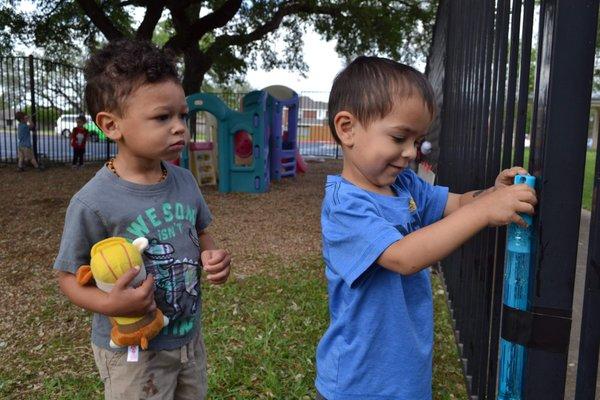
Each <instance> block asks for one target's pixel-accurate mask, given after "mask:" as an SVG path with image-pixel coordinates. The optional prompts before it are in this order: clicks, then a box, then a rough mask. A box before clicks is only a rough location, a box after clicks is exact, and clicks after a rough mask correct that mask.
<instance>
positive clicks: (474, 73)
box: [427, 0, 600, 400]
mask: <svg viewBox="0 0 600 400" xmlns="http://www.w3.org/2000/svg"><path fill="white" fill-rule="evenodd" d="M539 3H540V5H539V8H538V9H536V7H537V6H536V4H535V3H534V0H512V1H511V0H495V1H494V0H481V1H477V2H473V1H466V0H458V1H452V2H450V1H444V0H442V1H440V5H439V10H438V18H437V24H436V31H435V34H434V43H433V45H432V49H431V54H430V57H429V60H428V68H427V72H428V76H429V77H430V80H431V81H432V82H433V84H434V86H435V91H436V96H437V98H438V105H439V106H440V113H439V114H438V116H437V119H436V121H435V123H434V130H433V132H432V136H433V137H434V139H435V138H439V148H440V153H439V160H437V159H436V160H435V161H436V162H435V163H434V164H436V167H437V169H438V179H439V183H440V184H443V185H447V186H450V188H451V190H452V191H453V192H456V193H463V192H466V191H468V190H472V189H477V188H485V187H490V186H493V184H494V178H495V176H496V175H497V174H498V172H499V171H500V170H501V169H503V168H507V167H509V166H511V165H522V164H523V161H525V160H524V155H525V151H524V141H525V135H526V133H527V132H528V133H530V134H531V150H530V157H529V160H528V161H529V171H530V173H531V174H532V175H535V176H536V178H537V186H536V190H537V193H538V200H539V204H538V206H537V208H536V215H535V217H534V221H533V228H534V232H535V233H534V246H533V247H534V248H533V249H532V259H533V260H532V265H531V271H532V272H531V278H530V279H531V288H532V291H531V293H532V295H531V298H530V310H529V312H527V313H524V314H523V316H524V319H525V320H526V321H525V323H524V324H523V325H522V326H520V328H519V329H520V330H519V333H521V334H523V338H522V339H521V340H522V341H523V342H522V343H520V344H523V345H524V346H526V349H527V350H526V351H527V356H526V360H527V361H526V364H525V366H524V378H525V380H524V381H525V387H524V391H523V398H524V399H562V398H563V396H564V394H565V376H566V371H567V352H568V347H569V339H570V337H569V336H570V327H571V317H572V302H573V290H574V275H575V271H576V254H577V245H578V235H579V222H580V215H581V198H582V188H583V174H584V167H585V154H586V141H587V135H588V118H589V110H590V97H591V80H592V79H591V78H592V73H593V63H594V51H595V41H596V26H597V17H598V1H597V0H585V1H584V0H582V1H578V2H576V3H570V2H560V1H557V0H542V1H541V2H539ZM536 11H537V13H538V15H539V27H538V28H537V41H538V42H537V59H536V57H534V56H535V53H533V52H532V41H533V39H534V38H535V33H534V30H535V28H536V27H535V26H534V14H535V12H536ZM573 27H577V29H576V30H574V29H573ZM532 58H534V65H535V74H534V75H535V88H534V90H532V91H531V93H530V90H529V87H530V79H529V77H530V67H532V63H531V60H532ZM535 59H536V60H535ZM530 96H533V98H534V105H533V112H532V114H531V115H529V116H528V115H527V101H528V98H529V97H530ZM528 118H529V119H530V120H531V124H530V125H529V126H528V124H527V121H528ZM437 161H439V162H437ZM599 168H600V167H599V166H597V167H596V171H597V172H598V171H599ZM596 176H597V177H598V176H600V175H596ZM595 182H596V185H598V179H597V178H596V181H595ZM596 189H597V186H596ZM595 191H596V190H595ZM599 201H600V200H599V199H598V196H595V199H594V202H593V203H594V207H593V211H592V227H591V232H592V235H591V240H590V242H589V259H588V274H587V287H586V297H585V305H584V317H583V321H584V322H583V324H584V325H583V326H582V329H581V332H582V333H581V334H582V337H581V349H580V358H579V360H580V361H579V363H580V365H579V368H578V372H579V377H578V381H577V396H576V399H578V400H580V399H593V398H594V392H595V387H596V373H597V362H598V349H599V344H600V323H598V320H599V319H598V317H597V315H596V314H595V310H598V309H600V279H599V278H598V273H597V271H596V266H597V265H600V264H599V262H600V260H598V247H599V244H598V243H595V242H597V238H598V229H600V228H598V226H599V225H598V217H597V211H598V210H599V209H598V206H600V204H599V203H598V202H599ZM505 237H506V232H505V229H487V230H485V231H483V232H481V233H480V234H479V235H477V236H476V237H475V238H474V239H473V240H471V241H470V242H468V243H467V244H465V245H464V246H462V247H461V248H460V249H459V250H458V251H456V252H455V253H453V254H452V255H451V256H450V257H448V258H446V259H445V260H443V261H442V262H441V269H442V271H443V276H444V280H445V283H446V285H447V288H448V292H449V300H450V304H451V309H452V313H453V319H454V321H455V328H456V332H457V340H458V342H459V349H460V352H461V357H462V359H463V363H464V366H465V375H466V377H467V383H468V389H469V392H470V394H471V396H473V397H475V398H480V399H494V398H496V385H497V382H496V379H497V378H496V377H497V374H498V343H499V338H500V336H501V332H502V330H501V326H502V325H503V324H504V323H505V322H506V321H503V320H502V318H504V317H506V315H504V316H503V313H502V309H503V308H502V287H503V286H502V285H503V265H504V249H505ZM596 312H597V311H596Z"/></svg>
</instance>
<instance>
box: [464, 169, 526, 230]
mask: <svg viewBox="0 0 600 400" xmlns="http://www.w3.org/2000/svg"><path fill="white" fill-rule="evenodd" d="M507 171H508V170H507ZM536 204H537V197H536V195H535V191H534V190H533V189H532V188H530V187H529V186H527V185H525V184H519V185H510V186H503V187H500V188H498V189H497V190H494V191H493V192H490V193H489V194H488V195H487V196H482V197H480V198H478V199H477V200H475V201H474V202H473V203H472V205H473V206H475V207H479V210H480V212H481V213H483V214H484V215H486V217H487V224H488V225H489V226H502V225H507V224H509V223H510V222H514V223H516V224H518V225H520V226H522V227H527V223H526V222H525V221H524V220H523V218H521V217H520V216H519V215H518V214H517V213H525V214H533V213H534V206H535V205H536Z"/></svg>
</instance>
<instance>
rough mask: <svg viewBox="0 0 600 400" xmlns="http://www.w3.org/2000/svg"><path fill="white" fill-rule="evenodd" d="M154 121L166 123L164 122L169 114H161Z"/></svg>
mask: <svg viewBox="0 0 600 400" xmlns="http://www.w3.org/2000/svg"><path fill="white" fill-rule="evenodd" d="M156 119H157V120H159V121H166V120H168V119H169V114H161V115H158V116H157V117H156Z"/></svg>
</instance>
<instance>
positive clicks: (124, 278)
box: [115, 265, 140, 289]
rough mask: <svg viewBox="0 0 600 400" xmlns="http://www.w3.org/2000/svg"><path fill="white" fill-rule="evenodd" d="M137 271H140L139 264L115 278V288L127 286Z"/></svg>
mask: <svg viewBox="0 0 600 400" xmlns="http://www.w3.org/2000/svg"><path fill="white" fill-rule="evenodd" d="M139 272H140V267H139V265H136V266H135V267H133V268H130V269H129V270H128V271H127V272H125V273H124V274H123V275H121V276H120V277H119V279H117V281H116V282H115V288H118V289H125V288H126V287H127V286H129V284H130V283H131V281H132V280H133V278H135V277H136V275H137V274H138V273H139Z"/></svg>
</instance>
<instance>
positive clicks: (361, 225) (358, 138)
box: [315, 57, 536, 400]
mask: <svg viewBox="0 0 600 400" xmlns="http://www.w3.org/2000/svg"><path fill="white" fill-rule="evenodd" d="M328 111H329V124H330V128H331V131H332V133H333V136H334V138H335V140H336V141H337V142H338V143H339V144H340V145H341V147H342V151H343V153H344V163H343V169H342V173H341V175H336V176H329V177H328V178H327V183H326V185H325V198H324V200H323V208H322V213H321V224H322V233H323V257H324V260H325V265H326V271H325V272H326V276H327V280H328V292H329V312H330V325H329V328H328V329H327V331H326V332H325V334H324V335H323V338H322V339H321V341H320V343H319V345H318V348H317V377H316V381H315V384H316V387H317V391H318V396H319V398H325V399H328V400H346V399H361V400H365V399H369V400H375V399H402V400H430V399H431V396H432V394H431V374H432V348H433V318H432V314H433V305H432V296H431V286H430V281H429V270H428V266H430V265H431V264H433V263H435V262H436V261H438V260H441V259H442V258H444V257H446V256H447V255H449V254H450V253H451V252H452V251H454V250H456V249H457V248H458V247H460V246H461V245H462V244H463V243H464V242H466V241H467V240H468V239H469V238H470V237H472V236H473V235H475V234H476V233H477V232H478V231H480V230H481V229H483V228H485V227H486V226H500V225H505V224H508V223H509V222H516V223H518V224H521V225H525V222H524V221H523V220H522V218H521V217H519V215H518V214H517V213H528V214H531V213H533V209H534V205H535V204H536V196H535V192H534V191H533V190H532V189H531V188H528V187H527V186H526V185H511V183H512V180H513V177H514V176H515V175H516V174H517V173H522V174H524V173H526V171H525V170H524V169H522V168H520V167H515V168H512V169H509V170H505V171H502V172H501V173H500V174H499V175H498V177H497V178H496V184H495V186H494V187H492V188H489V189H487V190H480V191H477V192H468V193H465V194H462V195H459V194H454V193H449V192H448V188H445V187H441V186H432V185H429V184H428V183H426V182H424V181H423V180H421V179H420V178H418V177H417V176H416V175H415V174H414V172H412V171H411V170H410V169H409V168H408V165H409V163H410V161H411V160H413V159H414V158H415V157H416V154H417V147H418V146H419V145H420V142H421V141H422V139H423V137H424V136H425V134H426V133H427V130H428V129H429V126H430V124H431V121H432V117H433V114H434V96H433V91H432V88H431V85H430V84H429V82H428V81H427V79H426V78H425V76H424V75H422V74H421V73H420V72H418V71H416V70H415V69H413V68H411V67H408V66H406V65H403V64H399V63H396V62H394V61H392V60H388V59H383V58H377V57H358V58H357V59H356V60H354V61H353V62H352V63H351V64H350V65H348V66H347V67H346V68H345V69H344V70H343V71H342V72H341V73H340V74H339V75H338V76H337V77H336V78H335V80H334V83H333V87H332V90H331V94H330V97H329V110H328Z"/></svg>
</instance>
